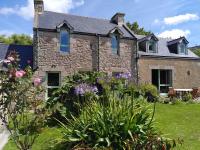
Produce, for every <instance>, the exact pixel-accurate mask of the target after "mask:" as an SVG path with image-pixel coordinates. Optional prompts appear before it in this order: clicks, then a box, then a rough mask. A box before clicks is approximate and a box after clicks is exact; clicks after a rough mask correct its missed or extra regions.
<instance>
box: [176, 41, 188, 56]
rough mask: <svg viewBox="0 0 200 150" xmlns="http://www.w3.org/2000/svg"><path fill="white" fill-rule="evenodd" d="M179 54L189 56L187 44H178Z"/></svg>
mask: <svg viewBox="0 0 200 150" xmlns="http://www.w3.org/2000/svg"><path fill="white" fill-rule="evenodd" d="M181 46H184V52H182V47H181ZM178 54H182V55H186V54H187V45H186V44H185V43H183V42H182V43H180V44H178Z"/></svg>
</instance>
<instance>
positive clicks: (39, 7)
mask: <svg viewBox="0 0 200 150" xmlns="http://www.w3.org/2000/svg"><path fill="white" fill-rule="evenodd" d="M34 9H35V14H42V13H43V12H44V2H43V0H34Z"/></svg>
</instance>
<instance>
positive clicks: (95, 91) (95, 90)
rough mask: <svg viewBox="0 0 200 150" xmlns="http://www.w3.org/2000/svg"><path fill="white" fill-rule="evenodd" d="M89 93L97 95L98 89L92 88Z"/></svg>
mask: <svg viewBox="0 0 200 150" xmlns="http://www.w3.org/2000/svg"><path fill="white" fill-rule="evenodd" d="M91 91H92V92H93V93H95V94H96V93H98V88H97V87H96V86H93V87H92V89H91Z"/></svg>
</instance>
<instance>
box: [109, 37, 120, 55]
mask: <svg viewBox="0 0 200 150" xmlns="http://www.w3.org/2000/svg"><path fill="white" fill-rule="evenodd" d="M113 37H116V42H117V52H116V53H114V51H113V50H114V49H113ZM111 49H112V55H118V56H119V55H120V36H119V35H118V34H112V35H111Z"/></svg>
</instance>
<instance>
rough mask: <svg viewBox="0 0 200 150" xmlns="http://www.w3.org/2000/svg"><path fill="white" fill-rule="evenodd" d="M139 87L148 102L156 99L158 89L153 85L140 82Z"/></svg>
mask: <svg viewBox="0 0 200 150" xmlns="http://www.w3.org/2000/svg"><path fill="white" fill-rule="evenodd" d="M140 88H141V91H142V93H143V94H144V96H145V98H147V101H148V102H154V101H157V100H158V90H157V88H156V87H155V86H154V85H152V84H142V85H140Z"/></svg>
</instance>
